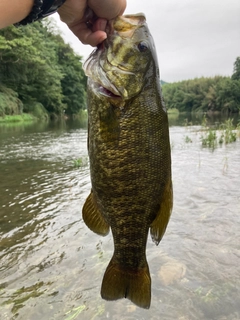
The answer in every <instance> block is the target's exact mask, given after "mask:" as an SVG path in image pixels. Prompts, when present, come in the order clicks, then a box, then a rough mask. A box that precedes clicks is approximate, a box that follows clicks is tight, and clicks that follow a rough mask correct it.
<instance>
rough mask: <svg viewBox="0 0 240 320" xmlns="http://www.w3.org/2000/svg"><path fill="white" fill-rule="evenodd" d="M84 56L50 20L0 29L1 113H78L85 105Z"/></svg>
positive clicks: (47, 114)
mask: <svg viewBox="0 0 240 320" xmlns="http://www.w3.org/2000/svg"><path fill="white" fill-rule="evenodd" d="M81 60H82V57H81V56H79V55H77V54H76V53H74V51H73V49H72V48H71V47H70V46H69V45H68V44H66V43H65V42H64V40H63V39H62V37H61V36H60V35H59V32H58V30H57V28H56V27H55V25H54V24H53V23H52V22H50V20H45V21H44V22H35V23H33V24H30V25H27V26H24V27H19V28H16V27H14V26H10V27H8V28H5V29H2V30H0V116H4V115H16V114H22V112H26V113H32V114H34V115H36V116H37V117H48V116H49V115H57V116H58V115H62V114H64V113H66V114H77V113H78V112H79V111H80V110H81V109H84V108H85V105H86V101H85V95H86V94H85V91H86V77H85V75H84V72H83V70H82V62H81Z"/></svg>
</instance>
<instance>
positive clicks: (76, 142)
mask: <svg viewBox="0 0 240 320" xmlns="http://www.w3.org/2000/svg"><path fill="white" fill-rule="evenodd" d="M185 119H186V116H184V117H182V118H178V119H175V120H174V121H173V122H172V123H171V128H170V133H171V145H172V162H173V184H174V210H173V215H172V219H171V221H170V224H169V227H168V229H167V233H166V235H165V237H164V239H163V240H162V242H161V243H160V245H159V247H156V246H155V245H154V244H153V243H152V242H151V239H149V242H148V248H147V258H148V261H149V266H150V271H151V276H152V305H151V308H150V310H143V309H140V308H138V307H136V306H134V305H133V304H131V303H130V301H129V300H125V299H124V300H119V301H116V302H107V301H104V300H102V299H101V298H100V293H99V291H100V286H101V281H102V276H103V273H104V270H105V268H106V266H107V263H108V261H109V260H110V258H111V255H112V251H113V243H112V238H111V236H107V237H105V238H101V237H100V236H98V235H95V234H93V233H92V232H91V231H90V230H88V229H87V227H86V226H85V225H84V223H83V221H82V218H81V207H82V205H83V203H84V201H85V198H86V197H87V195H88V192H89V190H90V179H89V170H88V166H87V165H86V166H83V167H81V168H75V167H74V165H73V163H74V160H75V159H79V158H82V159H87V148H86V144H87V142H86V139H87V133H86V129H81V128H80V126H79V124H78V123H77V122H74V123H62V124H55V125H51V126H50V125H48V124H41V125H40V124H39V126H37V125H34V126H31V125H28V126H24V127H23V126H20V127H18V128H17V127H15V128H14V127H8V128H7V127H6V126H5V127H3V126H2V127H0V315H1V316H0V319H4V320H5V319H6V320H9V319H34V320H42V319H66V320H70V319H86V320H89V319H115V320H120V319H121V320H122V319H153V320H154V319H163V320H165V319H169V320H172V319H181V320H192V319H197V320H199V319H200V320H202V319H218V320H219V319H220V320H224V319H227V320H236V319H239V318H240V267H239V265H240V244H239V236H240V232H239V222H240V218H239V211H240V193H239V189H240V182H239V181H240V180H239V163H240V152H239V149H240V141H239V140H238V141H237V142H236V143H233V144H230V145H227V146H223V147H221V148H218V149H216V150H215V151H214V152H212V151H211V150H209V149H202V148H201V144H200V133H199V132H198V130H197V129H198V128H199V127H197V126H196V125H197V124H199V122H197V120H196V121H195V120H194V119H189V118H188V122H190V121H192V123H193V124H195V126H193V127H187V128H186V127H184V126H180V125H182V124H183V123H184V122H185ZM198 121H200V122H201V119H199V120H198ZM214 121H215V119H214ZM216 121H218V120H216ZM186 136H189V137H191V140H192V143H186V142H185V137H186ZM84 163H85V162H84Z"/></svg>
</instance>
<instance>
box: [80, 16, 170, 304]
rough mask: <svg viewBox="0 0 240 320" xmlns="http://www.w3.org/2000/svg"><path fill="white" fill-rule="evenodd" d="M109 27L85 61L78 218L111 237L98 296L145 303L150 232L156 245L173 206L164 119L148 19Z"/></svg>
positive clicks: (132, 18) (118, 22)
mask: <svg viewBox="0 0 240 320" xmlns="http://www.w3.org/2000/svg"><path fill="white" fill-rule="evenodd" d="M108 28H109V30H108V39H107V40H106V42H105V44H103V46H102V47H100V48H99V49H98V50H96V51H95V52H94V53H93V54H92V55H91V56H90V58H89V60H88V61H87V62H86V64H85V72H86V74H87V75H88V77H89V80H88V115H89V128H88V152H89V159H90V174H91V182H92V190H91V194H90V196H89V197H88V199H87V200H86V203H85V205H84V207H83V219H84V221H85V223H86V224H87V226H88V227H89V228H90V229H91V230H92V231H94V232H96V233H98V234H101V235H106V234H107V233H108V231H109V227H110V228H111V231H112V234H113V240H114V254H113V257H112V259H111V261H110V263H109V265H108V267H107V269H106V271H105V274H104V278H103V282H102V288H101V295H102V297H103V298H104V299H106V300H116V299H120V298H123V297H125V298H129V299H130V300H131V301H132V302H134V303H135V304H137V305H138V306H140V307H143V308H149V306H150V301H151V278H150V274H149V268H148V264H147V260H146V243H147V237H148V232H149V229H150V232H151V235H152V238H153V240H154V242H155V243H156V244H158V243H159V241H160V240H161V238H162V236H163V234H164V232H165V229H166V226H167V224H168V221H169V218H170V214H171V209H172V182H171V156H170V144H169V131H168V119H167V113H166V110H165V107H164V105H163V100H162V97H161V90H160V84H159V83H160V80H159V71H158V64H157V58H156V53H155V48H154V43H153V40H152V38H151V35H150V33H149V30H148V28H147V25H146V22H145V18H144V17H143V15H142V14H139V15H129V16H123V17H118V18H117V19H115V20H113V21H110V22H109V26H108Z"/></svg>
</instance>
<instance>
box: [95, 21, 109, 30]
mask: <svg viewBox="0 0 240 320" xmlns="http://www.w3.org/2000/svg"><path fill="white" fill-rule="evenodd" d="M106 26H107V20H106V19H97V20H96V21H95V22H94V24H93V27H92V31H93V32H95V31H98V30H101V31H105V30H106Z"/></svg>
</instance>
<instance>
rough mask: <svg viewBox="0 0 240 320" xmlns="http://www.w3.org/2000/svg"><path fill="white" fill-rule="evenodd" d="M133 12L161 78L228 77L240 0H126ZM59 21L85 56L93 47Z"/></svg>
mask: <svg viewBox="0 0 240 320" xmlns="http://www.w3.org/2000/svg"><path fill="white" fill-rule="evenodd" d="M99 1H101V0H99ZM138 12H143V13H144V14H145V15H146V17H147V22H148V26H149V29H150V31H151V33H152V35H153V38H154V41H155V44H156V48H157V54H158V60H159V65H160V70H161V79H163V80H164V81H167V82H173V81H181V80H185V79H192V78H196V77H202V76H203V77H211V76H215V75H226V76H231V74H232V71H233V64H234V61H235V60H236V58H237V57H238V56H240V0H128V6H127V10H126V12H125V13H138ZM55 18H56V17H55ZM57 20H58V19H57ZM58 25H59V27H60V29H61V30H62V31H63V34H62V35H63V38H64V39H65V41H67V42H69V43H70V44H71V45H72V47H73V48H74V50H75V51H76V52H77V53H78V54H80V55H82V56H83V57H84V59H86V58H87V57H88V55H89V54H90V52H91V51H92V48H91V47H90V46H85V45H83V44H81V43H80V42H79V40H78V39H77V38H76V37H75V36H74V35H73V34H72V33H71V32H70V31H69V30H68V28H67V27H66V26H65V25H64V24H63V23H62V22H60V21H59V20H58Z"/></svg>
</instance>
